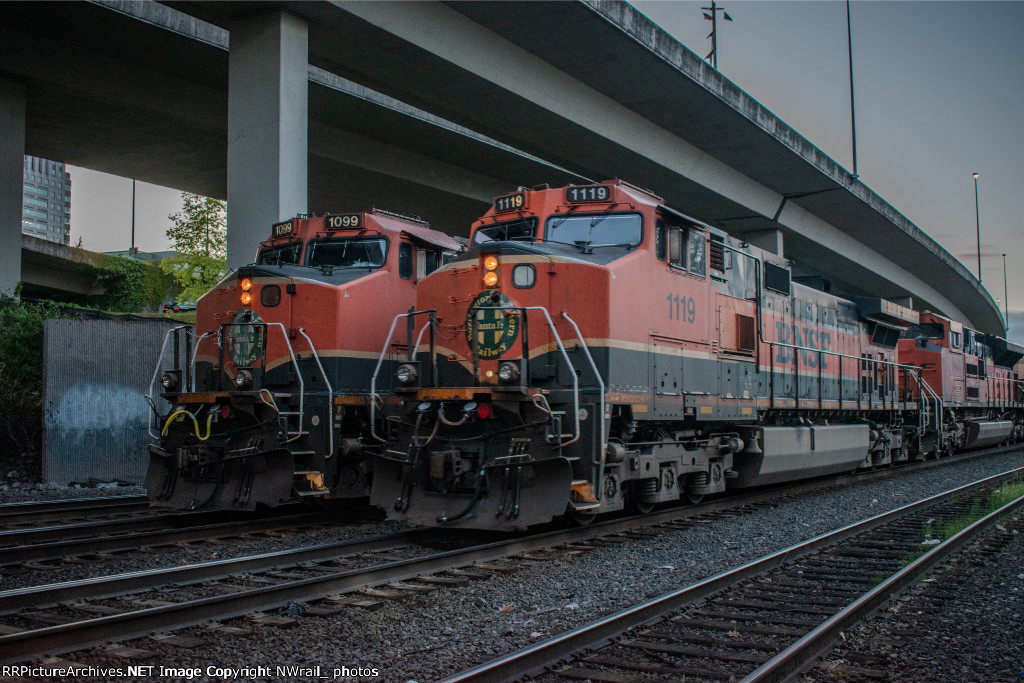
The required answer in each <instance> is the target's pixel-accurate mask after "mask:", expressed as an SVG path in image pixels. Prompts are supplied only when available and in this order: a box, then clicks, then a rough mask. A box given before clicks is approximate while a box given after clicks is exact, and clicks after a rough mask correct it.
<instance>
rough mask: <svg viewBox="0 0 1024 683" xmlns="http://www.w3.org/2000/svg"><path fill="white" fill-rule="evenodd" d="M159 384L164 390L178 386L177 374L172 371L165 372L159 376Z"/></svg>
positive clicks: (170, 389)
mask: <svg viewBox="0 0 1024 683" xmlns="http://www.w3.org/2000/svg"><path fill="white" fill-rule="evenodd" d="M160 386H162V387H163V388H164V391H172V390H173V389H175V388H176V387H177V386H178V375H177V374H176V373H174V372H165V373H164V374H163V377H161V378H160Z"/></svg>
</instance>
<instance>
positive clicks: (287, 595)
mask: <svg viewBox="0 0 1024 683" xmlns="http://www.w3.org/2000/svg"><path fill="white" fill-rule="evenodd" d="M1019 471H1024V468H1021V469H1020V470H1013V471H1012V472H1011V473H1004V474H1002V475H996V476H995V477H990V478H989V479H988V480H983V481H989V480H994V479H996V478H997V477H1000V476H1010V475H1011V474H1012V473H1013V472H1019ZM882 472H883V473H887V472H888V470H884V471H882ZM830 483H831V482H829V481H826V482H824V484H825V485H828V484H830ZM816 484H817V486H821V485H822V484H823V482H817V483H816ZM978 485H981V483H980V482H976V483H975V484H971V485H967V486H964V487H960V488H958V489H954V490H953V491H951V492H947V493H946V494H940V496H941V495H953V494H955V493H957V492H963V491H965V490H967V489H969V488H970V487H971V486H978ZM805 487H812V486H811V485H808V484H803V485H801V486H797V487H794V488H795V489H798V490H803V489H804V488H805ZM812 488H813V487H812ZM780 493H781V492H780V491H778V490H773V491H766V492H759V493H755V494H749V495H745V496H740V497H738V498H730V499H725V500H721V501H715V502H713V503H711V504H705V505H701V506H688V507H685V508H675V509H671V510H667V511H663V512H659V513H654V514H650V515H638V516H634V517H628V518H625V519H619V520H608V521H604V522H599V523H596V524H592V525H590V526H586V527H576V528H570V529H567V530H557V531H551V532H546V533H541V534H536V535H533V536H529V537H526V538H515V539H508V540H504V541H497V542H492V543H488V544H483V545H479V546H474V547H471V548H464V549H459V550H452V551H446V552H441V553H436V554H433V555H429V556H425V557H419V558H412V559H408V560H399V561H395V562H390V563H386V564H382V565H376V566H372V567H367V568H361V569H353V570H346V571H342V572H336V573H331V574H327V575H323V576H319V577H310V578H306V579H300V580H296V581H292V582H289V583H286V584H282V585H279V586H266V587H261V588H255V589H250V590H246V591H244V592H238V593H234V594H231V595H226V596H215V597H209V598H203V599H200V600H196V601H192V602H186V603H181V604H179V605H171V606H165V607H154V608H150V609H144V610H138V611H134V612H128V613H125V614H120V615H111V616H104V617H98V618H93V619H87V620H85V621H82V622H77V623H73V624H64V625H60V626H52V627H46V628H43V629H38V630H33V631H27V632H23V633H16V634H13V635H8V636H0V651H2V652H3V653H4V654H3V655H0V662H3V663H8V662H15V661H22V660H24V659H26V658H29V657H32V656H34V655H37V654H40V653H42V652H48V653H56V652H66V651H70V650H75V649H80V648H83V647H88V646H90V645H93V644H96V643H100V642H106V641H109V640H111V639H112V638H117V639H122V640H123V639H130V638H134V637H140V636H142V635H145V634H146V633H149V632H151V631H153V630H169V629H175V628H184V627H187V626H192V625H195V624H198V623H202V622H205V621H208V620H210V619H230V618H233V617H238V616H242V615H244V614H248V613H250V612H253V611H259V610H266V609H273V608H277V607H280V606H281V605H284V604H287V603H288V602H290V601H304V600H312V599H316V598H320V597H325V596H328V595H331V594H334V593H343V592H351V591H354V590H357V589H359V588H365V587H369V586H374V585H380V584H383V583H391V582H395V581H403V580H408V579H414V578H416V577H418V576H422V575H424V574H433V573H439V572H443V571H446V570H449V569H452V568H454V567H462V566H466V565H470V564H473V563H480V562H488V561H494V560H498V559H504V558H507V557H508V556H510V555H514V554H518V553H528V552H531V551H535V550H540V549H543V548H549V547H551V546H554V545H559V544H563V543H573V542H581V541H586V540H589V539H591V538H598V537H602V536H608V535H611V534H615V533H621V532H625V531H628V530H630V529H633V528H636V527H643V526H652V525H655V524H659V523H665V522H671V521H676V520H680V519H685V518H686V517H691V516H697V515H701V514H705V513H709V512H715V511H718V510H724V509H729V508H732V507H738V506H741V505H744V504H755V503H758V502H762V501H764V500H768V499H776V500H777V499H778V497H779V495H780ZM936 498H939V496H933V497H931V498H929V499H926V500H925V501H922V502H919V503H915V504H914V505H915V506H923V505H925V504H930V502H933V499H936ZM912 507H913V506H905V508H901V510H907V509H910V508H912ZM887 514H888V515H892V514H893V513H887ZM885 517H886V515H880V516H878V517H877V518H872V520H867V522H872V521H873V520H876V519H879V520H880V519H884V518H885ZM268 521H270V520H268ZM867 522H861V523H860V526H861V528H860V529H859V530H858V532H859V531H862V530H866V528H869V527H865V526H863V525H864V524H866V523H867ZM881 523H882V522H881V521H877V522H874V525H877V524H881ZM851 526H856V525H851ZM853 533H856V532H850V535H852V534H853ZM812 542H813V540H812V541H810V542H807V543H812ZM819 543H822V544H824V542H819ZM802 545H807V544H802ZM792 552H793V549H792V548H790V549H786V550H784V551H780V552H779V553H776V554H775V555H773V556H770V557H778V558H779V559H778V560H777V564H781V563H782V562H783V561H784V560H785V559H787V558H788V556H790V555H791V554H792ZM708 581H710V580H708ZM708 581H705V582H702V583H701V584H698V586H702V585H704V584H707V583H708ZM714 590H718V589H714ZM714 590H709V592H714ZM646 618H651V617H645V619H646ZM618 630H623V629H621V628H620V629H618ZM502 676H504V674H503V675H502ZM467 680H470V679H467ZM473 680H476V679H473ZM479 680H504V677H499V678H493V679H479Z"/></svg>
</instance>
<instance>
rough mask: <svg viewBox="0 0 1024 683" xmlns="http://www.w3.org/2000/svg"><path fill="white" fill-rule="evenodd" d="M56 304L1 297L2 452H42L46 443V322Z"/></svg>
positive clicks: (57, 311) (57, 314) (56, 309)
mask: <svg viewBox="0 0 1024 683" xmlns="http://www.w3.org/2000/svg"><path fill="white" fill-rule="evenodd" d="M59 317H61V312H60V308H59V307H58V306H57V305H56V304H54V303H53V302H52V301H42V302H26V301H19V300H17V299H13V298H11V297H8V296H0V453H7V452H21V453H24V452H38V451H39V448H40V443H41V440H42V432H43V426H42V419H41V418H42V411H43V322H44V321H45V320H46V319H47V318H59Z"/></svg>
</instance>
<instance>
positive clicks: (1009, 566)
mask: <svg viewBox="0 0 1024 683" xmlns="http://www.w3.org/2000/svg"><path fill="white" fill-rule="evenodd" d="M1000 527H1001V528H996V529H995V530H994V531H990V532H989V534H987V535H986V538H985V539H983V540H982V541H981V542H980V543H977V544H975V546H974V547H971V548H968V549H966V550H964V551H961V552H960V553H958V554H957V555H956V556H954V558H953V559H952V561H950V562H948V563H946V564H945V565H943V566H942V567H941V568H939V569H938V570H936V571H935V572H933V573H932V574H931V575H930V576H929V577H928V578H927V579H925V581H923V582H921V583H919V584H917V586H915V587H913V588H912V589H911V590H910V591H908V593H907V594H906V595H904V596H902V597H900V598H899V599H898V600H897V601H896V602H895V603H894V604H892V605H891V606H889V607H888V608H886V609H885V610H883V611H882V612H881V613H880V614H879V615H878V616H876V617H875V618H873V619H871V620H870V621H868V622H867V623H865V624H862V625H861V626H859V627H857V628H854V629H852V630H851V631H850V632H849V633H846V634H843V639H842V644H841V645H840V646H839V647H837V648H836V650H834V651H833V653H832V654H831V655H830V656H828V657H826V658H825V660H824V661H823V662H822V663H821V664H820V665H819V666H817V667H816V668H815V669H813V670H812V671H810V672H809V673H808V674H807V676H805V678H804V680H805V681H817V682H832V681H836V680H838V679H842V680H844V681H862V680H888V681H906V682H907V683H915V682H917V681H934V682H935V683H944V682H947V681H948V682H950V683H953V682H955V683H960V682H961V681H1019V680H1022V678H1024V519H1022V518H1021V517H1019V516H1018V517H1016V518H1015V519H1014V520H1012V521H1009V522H1006V523H1005V525H1000ZM979 545H980V546H981V547H980V548H979V547H978V546H979ZM993 545H994V546H996V548H992V546H993ZM986 546H988V547H986ZM865 670H866V671H865Z"/></svg>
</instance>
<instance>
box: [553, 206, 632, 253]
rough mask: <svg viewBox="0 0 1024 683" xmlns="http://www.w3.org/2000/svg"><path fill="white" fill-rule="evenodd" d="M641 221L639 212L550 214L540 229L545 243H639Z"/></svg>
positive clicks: (595, 244)
mask: <svg viewBox="0 0 1024 683" xmlns="http://www.w3.org/2000/svg"><path fill="white" fill-rule="evenodd" d="M642 238H643V222H642V219H641V218H640V214H635V213H627V214H621V213H612V214H603V213H602V214H596V215H593V216H552V217H551V218H549V219H548V222H547V226H546V227H545V230H544V239H545V240H546V241H548V242H560V243H563V244H586V245H587V246H594V247H596V246H601V245H623V246H626V245H629V246H635V245H637V244H640V240H641V239H642Z"/></svg>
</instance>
